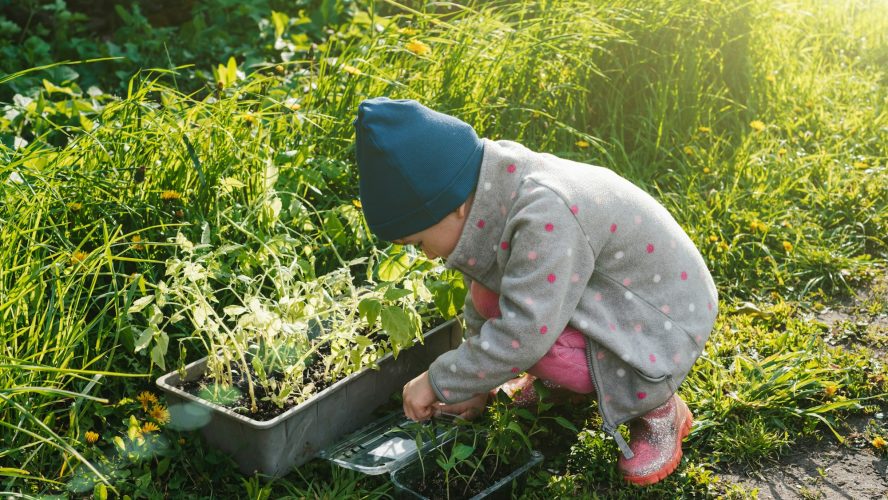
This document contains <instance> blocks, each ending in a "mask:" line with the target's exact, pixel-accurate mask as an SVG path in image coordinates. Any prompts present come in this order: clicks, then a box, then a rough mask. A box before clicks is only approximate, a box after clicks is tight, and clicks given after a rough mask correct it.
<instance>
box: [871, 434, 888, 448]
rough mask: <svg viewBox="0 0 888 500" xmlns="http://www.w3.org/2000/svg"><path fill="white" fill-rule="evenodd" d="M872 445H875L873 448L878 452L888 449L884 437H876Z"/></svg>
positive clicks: (887, 443) (887, 442)
mask: <svg viewBox="0 0 888 500" xmlns="http://www.w3.org/2000/svg"><path fill="white" fill-rule="evenodd" d="M870 443H871V444H872V445H873V448H875V449H877V450H882V449H885V447H888V441H885V439H884V438H883V437H882V436H876V437H875V438H873V440H872V441H870Z"/></svg>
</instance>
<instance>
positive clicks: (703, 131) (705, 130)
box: [697, 127, 712, 134]
mask: <svg viewBox="0 0 888 500" xmlns="http://www.w3.org/2000/svg"><path fill="white" fill-rule="evenodd" d="M697 132H700V133H701V134H708V133H710V132H712V129H711V128H709V127H697Z"/></svg>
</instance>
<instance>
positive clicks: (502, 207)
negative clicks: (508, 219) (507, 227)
mask: <svg viewBox="0 0 888 500" xmlns="http://www.w3.org/2000/svg"><path fill="white" fill-rule="evenodd" d="M500 215H506V207H505V206H503V205H500Z"/></svg>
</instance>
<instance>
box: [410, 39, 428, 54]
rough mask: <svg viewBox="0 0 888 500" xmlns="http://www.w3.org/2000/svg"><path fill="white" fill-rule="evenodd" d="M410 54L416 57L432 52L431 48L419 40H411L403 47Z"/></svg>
mask: <svg viewBox="0 0 888 500" xmlns="http://www.w3.org/2000/svg"><path fill="white" fill-rule="evenodd" d="M404 48H406V49H407V50H409V51H410V52H413V53H414V54H416V55H418V56H424V55H426V54H428V53H429V52H431V51H432V48H431V47H429V46H428V45H426V44H425V43H423V42H421V41H419V40H411V41H409V42H407V45H405V46H404Z"/></svg>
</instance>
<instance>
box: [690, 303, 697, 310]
mask: <svg viewBox="0 0 888 500" xmlns="http://www.w3.org/2000/svg"><path fill="white" fill-rule="evenodd" d="M696 308H697V306H695V305H694V304H693V303H691V304H688V311H691V312H694V309H696Z"/></svg>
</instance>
